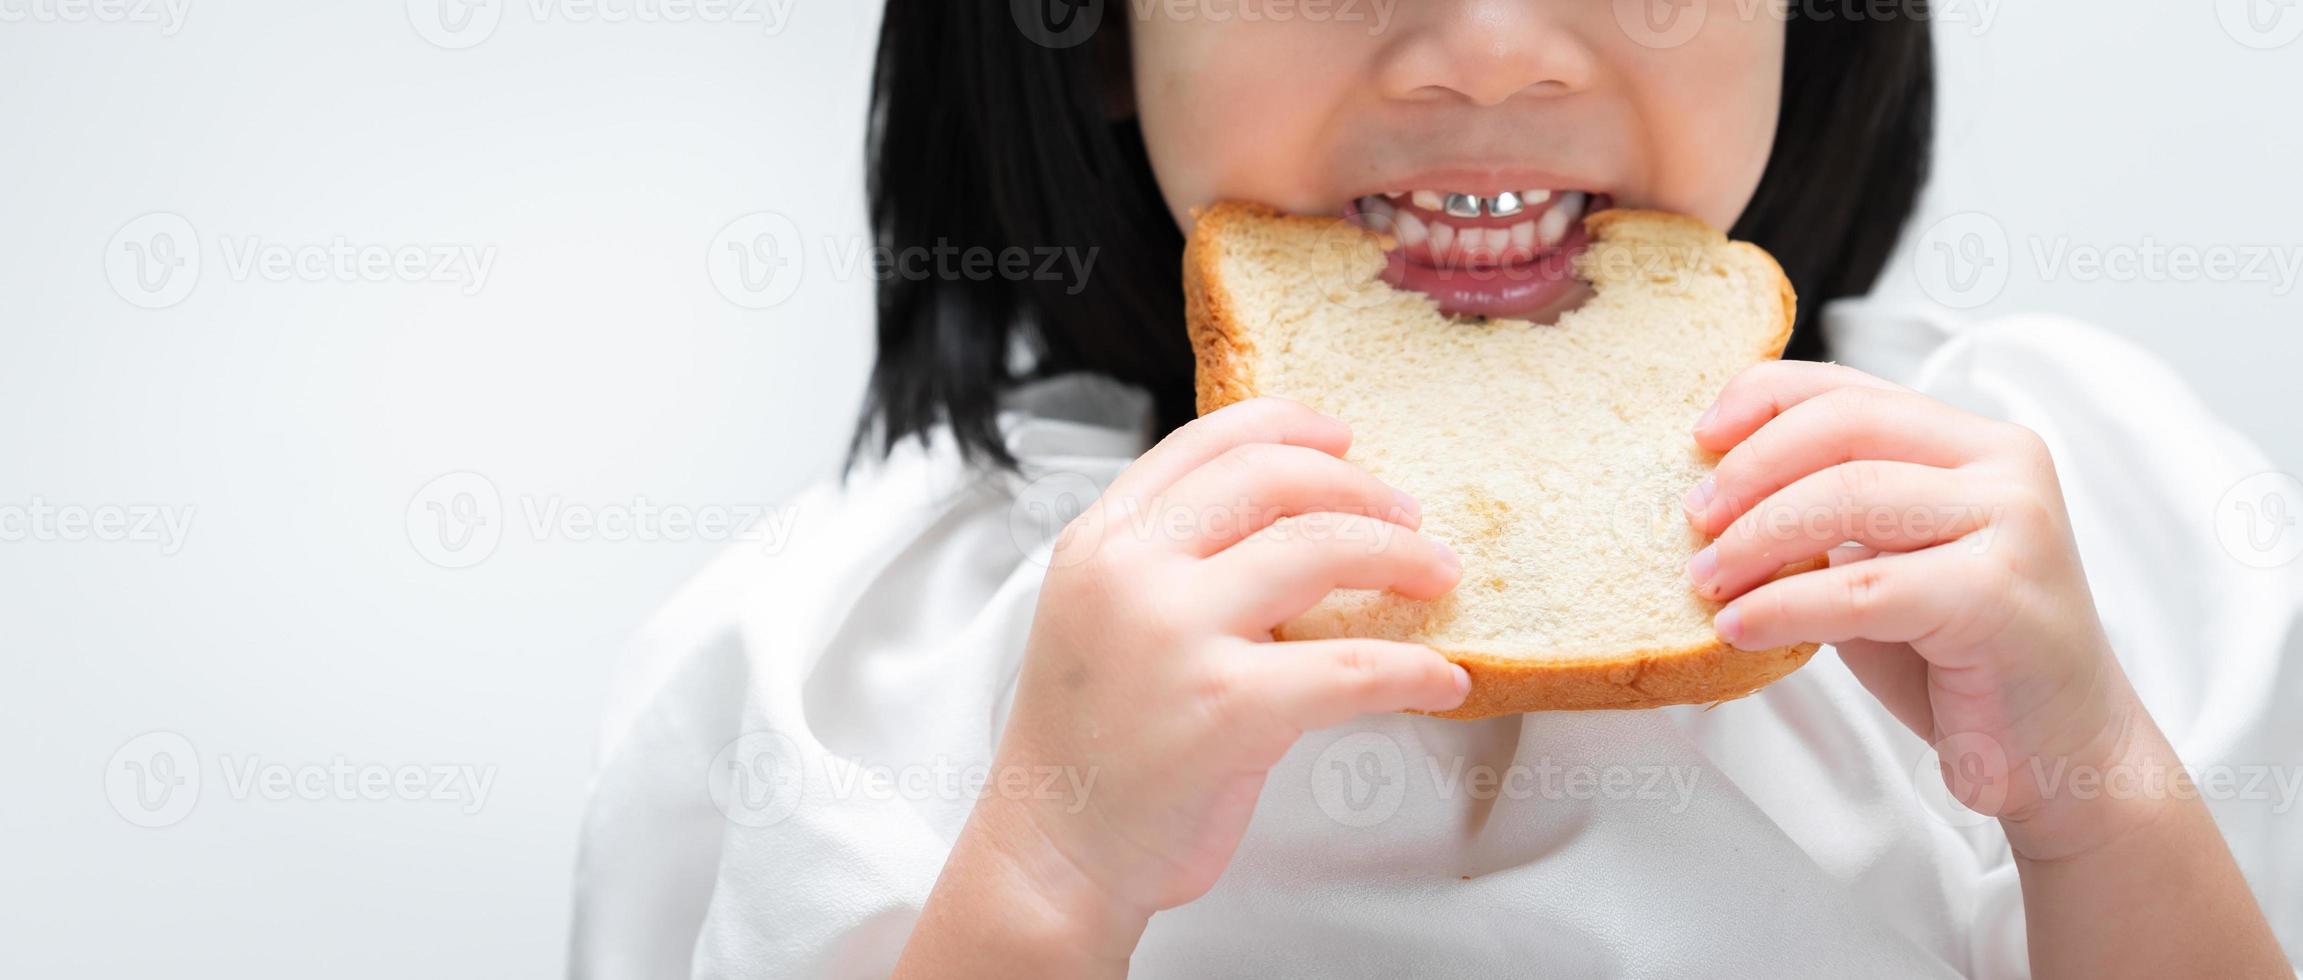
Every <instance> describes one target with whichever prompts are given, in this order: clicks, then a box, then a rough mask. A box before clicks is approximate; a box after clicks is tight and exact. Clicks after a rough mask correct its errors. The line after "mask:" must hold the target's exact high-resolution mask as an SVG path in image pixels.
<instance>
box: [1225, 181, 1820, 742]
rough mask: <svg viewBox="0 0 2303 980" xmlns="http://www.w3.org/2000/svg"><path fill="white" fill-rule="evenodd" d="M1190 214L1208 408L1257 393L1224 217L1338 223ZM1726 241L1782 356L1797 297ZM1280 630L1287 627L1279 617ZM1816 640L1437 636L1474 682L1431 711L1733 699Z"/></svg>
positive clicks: (1623, 215) (1650, 223)
mask: <svg viewBox="0 0 2303 980" xmlns="http://www.w3.org/2000/svg"><path fill="white" fill-rule="evenodd" d="M1193 215H1194V217H1195V218H1196V224H1195V226H1194V228H1193V230H1192V234H1191V238H1190V242H1189V243H1188V244H1187V245H1186V247H1185V249H1184V289H1185V297H1184V309H1185V313H1186V315H1187V317H1188V318H1189V323H1188V326H1189V329H1190V332H1191V340H1192V349H1193V351H1194V353H1195V355H1196V359H1197V365H1196V369H1195V370H1196V377H1197V381H1198V386H1199V388H1198V407H1199V411H1200V414H1202V415H1205V414H1207V413H1209V412H1212V411H1215V410H1216V409H1219V408H1222V407H1224V406H1225V405H1229V404H1231V403H1233V402H1236V401H1241V400H1243V399H1247V398H1252V397H1255V395H1256V394H1257V391H1256V387H1255V378H1254V376H1253V367H1252V364H1253V353H1254V342H1253V341H1252V340H1250V339H1249V337H1248V336H1247V331H1246V329H1245V328H1244V327H1243V325H1242V324H1240V322H1239V320H1238V312H1237V310H1236V309H1235V308H1234V307H1233V306H1232V304H1231V301H1230V298H1229V296H1228V295H1227V294H1226V293H1225V291H1224V289H1223V288H1222V285H1221V281H1222V277H1221V275H1220V273H1219V269H1218V263H1219V262H1220V260H1221V258H1222V254H1223V252H1222V250H1223V247H1224V245H1223V243H1224V241H1225V234H1224V229H1225V226H1227V225H1229V224H1232V223H1235V222H1261V221H1272V220H1279V221H1287V222H1310V223H1316V224H1318V225H1320V226H1322V227H1323V228H1329V227H1334V226H1336V225H1339V224H1343V223H1342V222H1339V221H1338V220H1337V219H1333V218H1316V217H1305V216H1295V215H1283V214H1281V213H1279V212H1278V211H1276V210H1274V209H1272V208H1269V207H1265V206H1263V205H1260V204H1250V203H1244V202H1237V201H1226V202H1223V203H1220V204H1216V205H1213V206H1211V207H1208V208H1205V209H1200V210H1195V211H1194V212H1193ZM1584 226H1585V228H1586V229H1588V230H1589V231H1590V233H1591V235H1592V236H1593V237H1594V238H1602V239H1604V238H1608V237H1610V236H1613V235H1618V234H1624V233H1645V232H1656V231H1663V232H1667V233H1669V232H1676V233H1680V234H1687V235H1694V236H1699V237H1701V238H1702V239H1704V240H1705V241H1707V242H1725V241H1726V238H1725V236H1722V235H1720V234H1719V232H1717V231H1715V230H1713V229H1712V228H1711V227H1710V226H1709V225H1706V224H1704V223H1703V222H1701V221H1697V220H1695V219H1694V218H1690V217H1686V216H1684V215H1677V214H1670V213H1667V212H1661V211H1629V210H1610V211H1602V212H1600V213H1598V214H1594V215H1590V216H1588V217H1586V218H1585V219H1584ZM1346 227H1349V226H1348V225H1347V226H1346ZM1362 233H1363V234H1367V233H1366V232H1362ZM1730 247H1733V248H1737V249H1747V250H1749V252H1750V254H1751V255H1752V256H1753V257H1755V258H1757V259H1759V260H1761V262H1762V265H1761V268H1763V269H1766V270H1768V271H1770V272H1772V273H1773V277H1774V279H1775V285H1776V288H1777V289H1778V290H1780V291H1781V294H1782V297H1783V322H1782V325H1781V327H1780V328H1779V329H1778V330H1777V331H1776V332H1775V334H1774V336H1773V337H1772V338H1770V339H1769V341H1768V342H1767V343H1766V345H1765V349H1764V350H1762V351H1759V352H1757V353H1756V354H1755V356H1754V361H1758V360H1766V359H1772V358H1777V357H1781V356H1783V349H1784V347H1785V345H1787V344H1789V343H1790V341H1791V328H1792V325H1793V323H1795V322H1796V321H1797V302H1798V298H1797V296H1796V294H1795V293H1794V292H1793V290H1792V288H1791V281H1790V279H1789V278H1788V277H1786V276H1784V274H1783V270H1782V268H1781V267H1780V266H1778V265H1777V264H1776V262H1775V259H1774V257H1773V256H1770V255H1768V254H1767V253H1766V251H1764V250H1762V249H1760V248H1759V247H1758V246H1755V245H1751V244H1749V243H1745V242H1733V243H1730ZM1820 564H1822V563H1821V562H1809V563H1803V564H1801V565H1799V566H1794V567H1792V568H1787V569H1785V570H1784V571H1783V572H1782V573H1780V574H1785V575H1789V574H1796V573H1798V572H1801V571H1806V570H1809V569H1811V568H1814V567H1817V566H1819V565H1820ZM1279 636H1280V638H1281V639H1286V636H1285V630H1284V628H1283V629H1282V630H1281V631H1279ZM1817 648H1818V645H1817V644H1814V643H1802V644H1797V645H1794V646H1788V647H1781V648H1778V649H1774V650H1765V651H1756V652H1755V651H1746V650H1737V649H1735V648H1734V647H1731V646H1729V645H1728V644H1727V643H1726V642H1725V641H1722V640H1716V639H1715V640H1713V641H1711V642H1707V643H1701V644H1698V645H1695V646H1692V647H1686V648H1681V649H1663V650H1640V651H1635V652H1632V653H1627V654H1623V655H1621V656H1616V657H1608V658H1601V659H1589V660H1543V659H1527V658H1519V657H1508V656H1500V655H1496V654H1492V653H1487V652H1482V651H1475V650H1456V649H1444V648H1442V649H1440V652H1441V653H1442V654H1444V655H1446V656H1447V658H1448V659H1449V660H1452V661H1454V662H1455V663H1458V664H1461V665H1462V666H1463V668H1464V670H1465V671H1467V672H1468V673H1470V674H1471V681H1472V686H1471V695H1470V696H1469V697H1468V698H1466V699H1465V701H1464V703H1463V705H1462V706H1461V707H1458V708H1456V709H1454V710H1452V711H1445V712H1438V713H1437V716H1438V717H1442V718H1464V719H1468V718H1486V717H1491V716H1495V715H1503V714H1516V713H1520V712H1528V711H1576V710H1591V709H1608V708H1654V707H1661V706H1664V705H1671V704H1702V703H1707V702H1716V701H1727V700H1733V699H1735V698H1740V697H1743V696H1745V695H1748V694H1750V693H1752V692H1754V691H1757V690H1759V689H1760V688H1762V687H1765V686H1767V685H1768V684H1770V683H1772V682H1774V681H1775V680H1777V679H1779V678H1781V677H1783V676H1784V675H1786V674H1789V673H1791V672H1792V671H1794V670H1797V669H1799V667H1800V666H1801V665H1802V664H1805V663H1806V662H1807V660H1808V658H1810V657H1812V656H1814V655H1815V651H1816V650H1817Z"/></svg>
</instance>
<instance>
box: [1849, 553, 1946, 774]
mask: <svg viewBox="0 0 2303 980" xmlns="http://www.w3.org/2000/svg"><path fill="white" fill-rule="evenodd" d="M1879 554H1880V551H1879V549H1877V548H1873V547H1871V546H1869V545H1861V544H1843V545H1840V546H1839V547H1836V548H1833V549H1831V550H1830V551H1829V552H1827V555H1828V556H1829V557H1828V558H1827V561H1828V562H1829V563H1830V566H1831V567H1833V568H1838V567H1839V566H1841V565H1852V564H1855V563H1856V562H1859V561H1867V560H1869V559H1871V558H1873V557H1876V556H1878V555H1879ZM1831 648H1832V650H1833V651H1834V652H1836V653H1838V654H1839V662H1840V663H1841V664H1844V665H1846V667H1847V672H1848V673H1850V674H1854V675H1855V679H1856V680H1857V681H1859V682H1861V683H1862V684H1863V689H1864V690H1867V691H1870V692H1871V696H1872V697H1874V698H1877V699H1878V700H1879V703H1880V704H1882V705H1884V706H1886V708H1887V713H1888V714H1891V715H1894V716H1895V720H1897V721H1900V722H1902V723H1903V724H1904V726H1905V727H1907V728H1910V729H1911V730H1912V731H1914V732H1918V733H1919V734H1921V735H1923V736H1925V735H1929V734H1930V733H1931V732H1932V731H1933V718H1932V717H1931V716H1930V715H1929V714H1928V705H1929V700H1928V696H1927V661H1926V659H1924V658H1922V657H1920V655H1919V653H1918V652H1917V651H1915V650H1913V649H1911V644H1909V643H1882V642H1880V641H1878V640H1841V641H1839V642H1838V643H1834V644H1832V645H1831Z"/></svg>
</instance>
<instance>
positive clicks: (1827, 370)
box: [1695, 361, 1905, 453]
mask: <svg viewBox="0 0 2303 980" xmlns="http://www.w3.org/2000/svg"><path fill="white" fill-rule="evenodd" d="M1846 387H1863V388H1886V389H1892V390H1897V391H1901V390H1905V389H1904V388H1903V386H1901V385H1898V384H1895V383H1893V382H1889V381H1882V380H1880V379H1878V378H1875V377H1872V376H1871V375H1868V374H1865V373H1863V372H1861V371H1858V370H1856V369H1854V368H1851V367H1848V366H1846V365H1843V364H1825V363H1818V362H1815V361H1762V362H1760V363H1758V364H1754V365H1752V366H1750V367H1747V368H1744V369H1743V370H1742V371H1740V372H1737V373H1736V375H1735V377H1733V378H1730V379H1728V381H1727V386H1726V387H1724V388H1721V389H1720V391H1719V397H1718V398H1715V399H1712V402H1711V407H1710V408H1709V409H1707V410H1705V411H1704V413H1703V417H1702V418H1700V419H1697V420H1696V423H1695V444H1696V445H1698V446H1702V447H1703V448H1705V449H1708V450H1711V451H1712V452H1715V453H1724V452H1726V451H1728V450H1729V449H1732V448H1734V446H1735V444H1736V443H1739V442H1742V441H1743V440H1744V439H1745V437H1748V436H1750V435H1751V434H1752V433H1754V432H1757V431H1759V427H1760V426H1763V425H1766V424H1767V423H1768V422H1769V421H1770V420H1772V419H1774V418H1775V417H1776V416H1778V415H1781V414H1783V413H1784V412H1785V411H1786V410H1788V409H1790V408H1791V406H1793V405H1797V404H1799V403H1800V402H1803V401H1806V400H1808V399H1810V398H1813V397H1815V396H1817V395H1820V394H1823V393H1824V392H1827V391H1832V390H1835V389H1839V388H1846Z"/></svg>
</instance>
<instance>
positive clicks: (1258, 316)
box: [1185, 203, 1815, 717]
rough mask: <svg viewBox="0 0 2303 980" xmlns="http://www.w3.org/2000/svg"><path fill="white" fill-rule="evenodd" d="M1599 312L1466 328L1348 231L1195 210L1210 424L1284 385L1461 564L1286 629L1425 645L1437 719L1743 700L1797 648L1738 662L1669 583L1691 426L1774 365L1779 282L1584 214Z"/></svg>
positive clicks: (1782, 331) (1701, 465) (1328, 222)
mask: <svg viewBox="0 0 2303 980" xmlns="http://www.w3.org/2000/svg"><path fill="white" fill-rule="evenodd" d="M1586 227H1587V228H1588V229H1589V230H1590V231H1591V233H1592V236H1593V238H1594V244H1593V245H1592V247H1591V248H1590V249H1589V250H1588V251H1587V252H1586V253H1585V254H1584V255H1583V256H1582V257H1581V258H1580V259H1579V260H1578V264H1577V268H1578V271H1579V273H1580V274H1581V275H1582V276H1583V277H1584V278H1585V279H1586V280H1588V281H1590V282H1591V284H1592V286H1593V288H1594V296H1593V298H1592V299H1591V300H1590V301H1589V302H1588V303H1586V304H1585V305H1584V306H1583V307H1582V308H1581V309H1578V310H1575V311H1572V312H1570V313H1568V314H1566V315H1565V316H1563V317H1562V318H1561V319H1560V321H1559V323H1558V324H1557V325H1554V326H1542V325H1537V324H1532V323H1528V322H1526V321H1522V320H1508V319H1496V320H1466V319H1458V318H1453V317H1449V316H1447V315H1445V314H1442V313H1440V312H1439V311H1438V309H1437V308H1436V307H1435V306H1434V304H1433V303H1432V301H1431V300H1430V299H1429V298H1428V297H1425V296H1423V295H1421V294H1419V293H1412V292H1404V291H1400V290H1395V289H1392V288H1391V287H1390V286H1388V285H1386V284H1385V283H1383V282H1382V281H1381V280H1380V279H1379V278H1378V273H1379V272H1380V271H1381V269H1382V266H1383V249H1384V244H1383V242H1382V241H1381V240H1380V239H1378V238H1376V237H1375V236H1373V235H1370V234H1368V233H1366V232H1364V231H1361V230H1360V229H1358V228H1357V227H1355V226H1352V225H1350V224H1348V223H1345V222H1341V221H1337V220H1334V219H1326V218H1304V217H1289V216H1283V215H1280V214H1279V213H1277V212H1275V211H1273V210H1271V209H1268V208H1264V207H1262V206H1259V205H1251V204H1238V203H1226V204H1219V205H1216V206H1214V207H1211V208H1209V209H1207V210H1205V211H1203V212H1201V213H1199V215H1198V223H1197V226H1196V227H1195V229H1194V231H1193V234H1192V238H1191V242H1190V246H1189V248H1188V249H1187V253H1186V261H1185V284H1186V289H1187V293H1186V307H1187V310H1188V313H1189V316H1190V321H1191V322H1190V326H1191V333H1192V341H1193V347H1194V349H1195V351H1196V352H1197V356H1198V372H1199V373H1198V380H1199V408H1200V411H1201V412H1202V413H1203V414H1204V413H1206V412H1210V411H1214V410H1215V409H1217V408H1220V407H1222V406H1224V405H1228V404H1230V403H1232V402H1235V401H1239V400H1241V399H1244V398H1249V397H1254V396H1257V395H1279V396H1282V397H1286V398H1292V399H1295V400H1297V401H1301V402H1304V403H1306V404H1309V405H1311V406H1312V407H1313V408H1316V409H1318V410H1320V411H1322V412H1326V413H1328V414H1330V415H1333V416H1336V417H1337V418H1340V419H1342V420H1343V421H1345V422H1346V423H1348V424H1349V425H1350V426H1351V428H1352V433H1353V439H1352V448H1351V451H1350V453H1349V454H1348V458H1349V459H1351V460H1352V461H1353V462H1355V463H1358V464H1359V465H1361V466H1363V467H1365V468H1366V469H1368V470H1369V471H1370V472H1372V473H1373V474H1375V475H1376V476H1377V477H1379V478H1381V479H1383V480H1385V481H1386V482H1389V483H1391V484H1393V485H1394V486H1397V487H1399V488H1401V489H1403V490H1405V491H1407V492H1408V493H1410V494H1412V495H1414V496H1415V497H1416V498H1417V499H1418V500H1419V501H1420V502H1421V503H1422V506H1423V533H1425V534H1428V535H1430V536H1432V537H1434V538H1436V539H1438V540H1440V541H1442V542H1444V543H1446V544H1447V545H1448V546H1450V547H1451V548H1453V549H1455V551H1456V553H1457V554H1459V555H1461V556H1462V557H1463V562H1464V574H1463V578H1462V581H1461V582H1460V583H1459V584H1458V585H1457V587H1456V589H1455V590H1454V591H1452V592H1450V593H1449V594H1448V595H1447V596H1444V597H1442V598H1440V599H1437V600H1432V601H1417V600H1411V599H1407V598H1405V597H1402V596H1399V595H1397V594H1394V593H1388V592H1369V591H1354V590H1339V591H1337V592H1335V593H1332V594H1330V595H1329V597H1328V598H1327V599H1326V600H1324V601H1322V602H1321V603H1320V604H1319V605H1317V606H1315V607H1313V608H1312V609H1311V610H1310V611H1308V612H1306V613H1304V614H1303V615H1302V616H1300V617H1297V618H1296V619H1294V620H1292V621H1290V622H1288V623H1287V624H1285V625H1284V626H1282V627H1281V628H1280V629H1279V630H1278V631H1277V633H1278V635H1279V637H1280V638H1282V639H1316V638H1324V637H1338V636H1370V637H1380V638H1386V639H1397V640H1406V641H1411V642H1417V643H1424V644H1428V645H1430V646H1432V647H1433V648H1435V649H1438V650H1440V651H1441V652H1443V653H1445V654H1447V655H1448V656H1449V657H1450V659H1453V660H1455V661H1456V662H1457V663H1460V664H1463V665H1464V667H1465V668H1466V669H1467V670H1468V671H1469V672H1470V673H1471V675H1472V680H1473V690H1472V694H1471V697H1470V698H1469V699H1468V700H1467V701H1466V702H1465V704H1464V706H1463V707H1462V708H1460V709H1458V710H1457V711H1454V712H1449V713H1447V714H1448V715H1449V716H1451V717H1483V716H1487V715H1495V714H1504V713H1510V712H1519V711H1538V710H1548V709H1568V708H1626V707H1651V706H1657V705H1664V704H1693V703H1704V702H1715V701H1719V700H1722V699H1727V698H1735V697H1741V696H1743V695H1745V694H1748V693H1750V692H1751V691H1753V690H1756V689H1758V688H1759V687H1761V686H1763V685H1765V684H1766V683H1768V682H1769V681H1772V680H1775V679H1776V678H1778V677H1781V676H1783V675H1784V674H1787V673H1789V672H1790V671H1792V670H1794V669H1796V668H1797V667H1798V666H1799V665H1800V664H1801V663H1804V662H1805V661H1806V660H1807V658H1808V656H1810V655H1811V654H1812V653H1813V652H1814V650H1815V645H1813V644H1804V645H1801V646H1797V647H1790V648H1785V649H1782V650H1774V651H1766V652H1757V653H1754V652H1745V651H1737V650H1734V649H1732V648H1730V647H1728V646H1726V645H1725V644H1724V643H1723V642H1721V641H1720V640H1719V638H1718V636H1717V635H1716V634H1715V633H1714V632H1713V630H1712V627H1711V617H1712V615H1713V614H1714V613H1716V612H1717V611H1718V609H1719V605H1718V604H1716V603H1712V602H1709V601H1706V600H1703V599H1701V598H1699V597H1697V596H1696V595H1695V593H1694V592H1693V590H1692V589H1691V588H1690V587H1689V585H1688V583H1687V580H1686V577H1685V574H1684V571H1683V570H1684V568H1685V566H1686V563H1687V560H1688V558H1689V557H1690V556H1691V555H1693V554H1694V552H1695V551H1696V549H1698V548H1700V547H1702V545H1703V544H1704V541H1703V539H1702V538H1701V536H1699V535H1697V534H1696V533H1695V532H1694V530H1693V529H1691V528H1690V527H1688V525H1687V522H1686V520H1685V518H1684V517H1682V516H1681V513H1680V506H1679V499H1680V496H1681V494H1683V493H1684V492H1685V491H1686V489H1687V488H1688V487H1690V486H1692V485H1694V484H1695V482H1696V481H1697V480H1698V479H1700V478H1701V477H1702V476H1703V475H1704V474H1705V473H1707V472H1709V471H1710V469H1711V467H1712V466H1713V465H1714V464H1715V463H1716V462H1717V460H1716V458H1714V457H1713V456H1712V455H1711V454H1708V453H1705V452H1703V451H1702V450H1700V449H1698V448H1697V447H1696V445H1695V443H1694V439H1693V436H1692V435H1691V434H1690V432H1689V426H1690V425H1691V424H1692V423H1693V421H1694V419H1695V417H1696V416H1697V415H1698V414H1700V413H1701V412H1702V410H1703V408H1704V407H1705V406H1706V405H1708V404H1709V403H1710V402H1711V400H1712V399H1713V398H1714V397H1716V396H1717V395H1718V393H1719V391H1720V388H1721V387H1722V386H1724V385H1725V384H1726V382H1727V380H1728V379H1729V378H1730V377H1732V376H1733V375H1734V374H1735V373H1736V372H1737V371H1738V370H1741V369H1742V368H1744V367H1746V366H1748V365H1750V364H1753V363H1756V362H1758V361H1762V360H1767V359H1771V358H1775V357H1778V356H1781V354H1782V351H1783V345H1784V343H1785V342H1787V341H1788V340H1789V339H1790V335H1791V324H1792V320H1793V316H1794V305H1793V304H1794V300H1793V297H1792V292H1791V287H1790V284H1789V282H1788V281H1787V280H1785V278H1784V276H1783V273H1782V270H1781V269H1780V268H1778V267H1777V266H1776V264H1775V261H1774V260H1773V259H1772V258H1770V257H1769V256H1768V255H1767V254H1766V253H1765V252H1763V251H1761V250H1760V249H1759V248H1757V247H1755V246H1752V245H1749V244H1746V243H1741V242H1731V241H1728V240H1727V239H1726V237H1725V236H1722V235H1720V234H1719V233H1718V232H1716V231H1713V230H1712V229H1711V228H1709V227H1707V226H1705V225H1704V224H1702V223H1701V222H1698V221H1695V220H1693V219H1690V218H1685V217H1681V216H1678V215H1670V214H1662V213H1658V212H1640V211H1607V212H1602V213H1599V214H1595V215H1592V216H1590V217H1589V218H1587V219H1586Z"/></svg>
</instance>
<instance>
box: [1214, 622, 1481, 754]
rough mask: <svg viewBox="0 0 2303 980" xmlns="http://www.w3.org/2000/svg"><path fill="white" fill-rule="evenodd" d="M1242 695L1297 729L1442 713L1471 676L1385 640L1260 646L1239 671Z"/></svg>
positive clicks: (1418, 648)
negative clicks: (1379, 716) (1390, 714)
mask: <svg viewBox="0 0 2303 980" xmlns="http://www.w3.org/2000/svg"><path fill="white" fill-rule="evenodd" d="M1237 669H1238V673H1237V675H1236V677H1237V681H1238V690H1239V691H1240V692H1242V693H1241V695H1240V696H1243V697H1247V698H1251V699H1253V700H1254V701H1255V702H1256V703H1258V704H1260V705H1262V706H1263V707H1264V710H1267V711H1269V712H1270V713H1271V714H1272V715H1274V716H1276V717H1278V718H1280V719H1282V720H1284V721H1286V722H1287V723H1288V724H1289V725H1291V726H1293V727H1294V728H1295V729H1296V730H1297V731H1303V732H1308V731H1312V730H1314V729H1320V728H1327V727H1329V726H1332V725H1340V724H1342V723H1344V722H1347V721H1350V720H1351V719H1353V718H1357V717H1359V716H1361V715H1366V714H1375V713H1377V712H1385V711H1446V710H1449V709H1451V708H1456V707H1460V706H1462V704H1463V699H1464V696H1465V695H1467V694H1469V693H1471V675H1470V674H1467V673H1465V672H1464V669H1463V668H1461V667H1458V666H1456V665H1455V664H1452V663H1449V662H1448V660H1447V658H1446V657H1443V656H1441V655H1440V654H1439V652H1438V651H1435V650H1433V649H1431V648H1430V647H1427V646H1423V645H1420V644H1415V643H1399V642H1395V641H1391V640H1371V639H1336V640H1296V641H1291V642H1287V643H1259V644H1256V645H1255V648H1254V649H1253V650H1252V651H1251V652H1250V653H1249V654H1248V655H1247V657H1246V658H1245V659H1244V661H1243V662H1242V663H1241V664H1240V666H1239V667H1238V668H1237Z"/></svg>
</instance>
